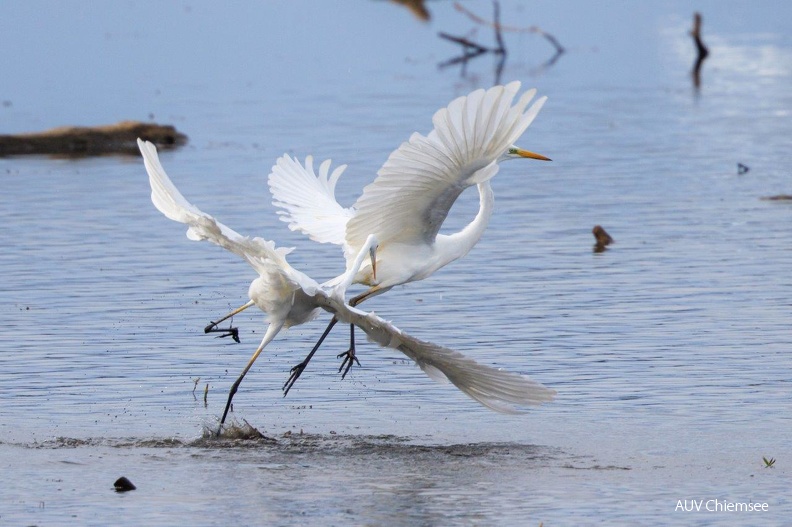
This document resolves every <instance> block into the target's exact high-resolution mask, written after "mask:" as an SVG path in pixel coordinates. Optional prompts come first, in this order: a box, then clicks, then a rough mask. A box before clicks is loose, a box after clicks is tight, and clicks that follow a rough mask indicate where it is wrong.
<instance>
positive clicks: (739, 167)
mask: <svg viewBox="0 0 792 527" xmlns="http://www.w3.org/2000/svg"><path fill="white" fill-rule="evenodd" d="M749 170H751V167H749V166H748V165H743V164H742V163H737V173H738V174H740V175H743V174H745V173H746V172H748V171H749Z"/></svg>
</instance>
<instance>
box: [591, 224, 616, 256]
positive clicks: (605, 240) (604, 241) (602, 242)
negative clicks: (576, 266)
mask: <svg viewBox="0 0 792 527" xmlns="http://www.w3.org/2000/svg"><path fill="white" fill-rule="evenodd" d="M591 233H592V234H593V235H594V238H595V239H596V240H597V243H595V244H594V252H595V253H601V252H602V251H604V250H605V247H607V246H608V245H610V244H612V243H613V238H611V236H610V234H608V233H607V232H605V229H603V228H602V227H601V226H599V225H595V226H594V228H593V229H591Z"/></svg>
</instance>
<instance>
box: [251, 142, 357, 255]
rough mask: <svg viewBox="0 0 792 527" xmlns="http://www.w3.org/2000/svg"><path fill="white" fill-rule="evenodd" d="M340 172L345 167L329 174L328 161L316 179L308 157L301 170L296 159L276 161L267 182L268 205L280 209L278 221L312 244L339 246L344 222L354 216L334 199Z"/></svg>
mask: <svg viewBox="0 0 792 527" xmlns="http://www.w3.org/2000/svg"><path fill="white" fill-rule="evenodd" d="M344 169H346V165H341V166H339V167H337V168H336V169H335V170H333V172H332V173H330V160H329V159H328V160H326V161H324V162H323V163H322V164H321V165H319V175H318V176H317V175H316V173H315V172H314V168H313V157H312V156H308V157H306V158H305V165H304V166H303V165H302V164H301V163H300V162H299V161H298V160H297V158H292V157H290V156H288V155H285V154H284V155H283V156H281V157H279V158H278V160H277V161H276V163H275V165H274V166H273V167H272V172H270V175H269V178H268V179H267V182H268V184H269V188H270V192H271V193H272V204H273V205H275V206H276V207H279V208H280V209H281V210H279V211H278V215H279V216H280V218H281V220H283V221H285V222H286V223H288V224H289V228H290V229H291V230H293V231H300V232H302V233H303V234H305V235H307V236H308V237H309V238H311V239H312V240H314V241H317V242H319V243H334V244H336V245H343V243H344V236H345V233H346V224H347V221H349V218H351V217H352V216H353V214H354V212H353V210H352V209H346V208H344V207H342V206H341V205H339V204H338V201H336V198H335V186H336V183H337V182H338V178H339V177H341V174H342V173H343V172H344Z"/></svg>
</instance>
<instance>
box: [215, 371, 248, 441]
mask: <svg viewBox="0 0 792 527" xmlns="http://www.w3.org/2000/svg"><path fill="white" fill-rule="evenodd" d="M244 376H245V374H242V376H241V377H239V378H238V379H237V380H236V382H234V384H232V385H231V391H230V392H228V401H227V402H226V407H225V411H223V418H222V419H220V428H221V429H222V427H223V423H225V420H226V416H227V415H228V409H229V408H231V399H233V398H234V395H235V394H236V393H237V389H238V388H239V383H241V382H242V378H243V377H244ZM218 433H219V432H218Z"/></svg>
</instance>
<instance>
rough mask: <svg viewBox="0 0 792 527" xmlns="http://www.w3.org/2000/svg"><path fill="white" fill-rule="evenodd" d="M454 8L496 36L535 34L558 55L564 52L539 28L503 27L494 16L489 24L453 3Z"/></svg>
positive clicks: (559, 44)
mask: <svg viewBox="0 0 792 527" xmlns="http://www.w3.org/2000/svg"><path fill="white" fill-rule="evenodd" d="M495 4H496V7H495V9H496V13H497V11H498V6H497V2H496V3H495ZM454 7H455V8H456V10H457V11H459V12H460V13H463V14H465V15H466V16H467V17H468V18H469V19H471V20H472V21H473V22H475V23H477V24H480V25H482V26H487V27H492V28H494V29H495V30H496V31H497V34H498V35H499V34H500V31H507V32H509V33H536V34H537V35H541V36H543V37H544V38H545V39H547V41H548V42H550V44H552V45H553V47H554V48H555V49H556V51H557V52H558V53H563V52H564V51H565V49H564V46H562V45H561V43H560V42H559V41H558V39H557V38H555V37H554V36H553V35H551V34H550V33H548V32H547V31H545V30H544V29H542V28H540V27H539V26H529V27H515V26H504V25H502V24H501V23H500V21H499V20H497V18H498V17H497V16H496V20H493V21H492V22H490V21H489V20H486V19H484V18H481V17H480V16H478V15H477V14H475V13H473V12H471V11H469V10H468V9H467V8H465V7H464V6H463V5H462V4H460V3H459V2H454Z"/></svg>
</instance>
